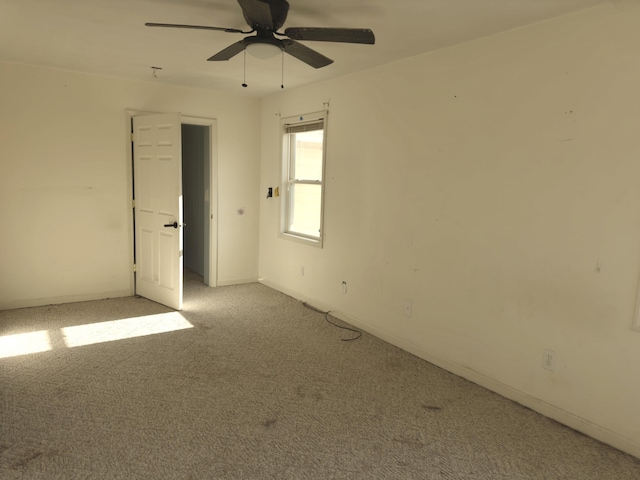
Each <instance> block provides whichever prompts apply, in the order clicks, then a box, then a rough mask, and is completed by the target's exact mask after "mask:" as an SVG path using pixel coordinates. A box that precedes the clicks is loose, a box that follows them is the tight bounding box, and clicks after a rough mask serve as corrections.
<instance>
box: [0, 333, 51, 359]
mask: <svg viewBox="0 0 640 480" xmlns="http://www.w3.org/2000/svg"><path fill="white" fill-rule="evenodd" d="M49 350H51V339H50V338H49V332H48V331H47V330H41V331H39V332H29V333H16V334H15V335H5V336H3V337H0V358H9V357H17V356H18V355H27V354H29V353H40V352H48V351H49Z"/></svg>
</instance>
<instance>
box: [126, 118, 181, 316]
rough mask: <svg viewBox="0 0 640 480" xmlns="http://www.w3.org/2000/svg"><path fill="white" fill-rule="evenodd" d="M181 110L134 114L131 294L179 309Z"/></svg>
mask: <svg viewBox="0 0 640 480" xmlns="http://www.w3.org/2000/svg"><path fill="white" fill-rule="evenodd" d="M181 129H182V126H181V123H180V115H179V114H177V113H166V114H160V115H144V116H140V117H133V181H134V197H135V208H134V212H135V213H134V220H135V230H136V232H135V233H136V238H135V250H136V276H135V277H136V294H138V295H141V296H143V297H146V298H149V299H151V300H153V301H155V302H158V303H162V304H163V305H167V306H168V307H171V308H173V309H176V310H180V309H182V288H183V287H182V268H183V267H182V227H183V224H182V219H183V217H182V141H181V136H182V135H181Z"/></svg>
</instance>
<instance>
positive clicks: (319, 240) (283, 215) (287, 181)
mask: <svg viewBox="0 0 640 480" xmlns="http://www.w3.org/2000/svg"><path fill="white" fill-rule="evenodd" d="M328 113H329V112H328V111H326V110H325V111H320V112H314V113H309V114H305V115H297V116H295V117H286V118H282V119H281V120H280V136H281V142H280V143H281V155H280V158H281V168H282V182H281V191H282V195H281V199H282V200H281V203H280V209H281V212H280V236H281V237H282V238H286V239H289V240H294V241H297V242H301V243H305V244H308V245H313V246H316V247H320V248H322V244H323V240H324V200H325V183H326V182H325V178H326V176H325V171H326V164H327V162H326V160H327V117H328ZM318 123H322V131H323V135H322V178H321V180H308V179H295V178H292V177H293V176H292V175H291V169H292V167H293V160H294V157H292V155H291V153H292V150H293V149H292V146H293V139H292V138H291V133H301V132H302V131H304V130H301V132H290V131H289V129H290V128H292V127H293V128H294V129H295V127H302V126H304V125H314V124H318ZM292 185H319V186H320V232H319V234H318V236H317V237H316V236H313V235H308V234H305V233H301V232H296V231H292V230H289V228H288V226H289V225H290V217H291V210H292V201H293V199H292V196H291V186H292Z"/></svg>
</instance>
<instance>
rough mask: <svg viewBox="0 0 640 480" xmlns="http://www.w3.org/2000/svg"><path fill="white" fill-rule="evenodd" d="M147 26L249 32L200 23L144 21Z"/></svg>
mask: <svg viewBox="0 0 640 480" xmlns="http://www.w3.org/2000/svg"><path fill="white" fill-rule="evenodd" d="M145 26H147V27H167V28H191V29H196V30H218V31H220V32H229V33H251V32H244V31H242V30H238V29H237V28H224V27H206V26H202V25H179V24H176V23H145Z"/></svg>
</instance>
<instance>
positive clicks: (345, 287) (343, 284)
mask: <svg viewBox="0 0 640 480" xmlns="http://www.w3.org/2000/svg"><path fill="white" fill-rule="evenodd" d="M342 293H347V282H342Z"/></svg>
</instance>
